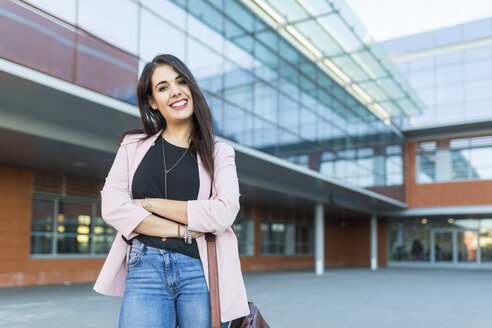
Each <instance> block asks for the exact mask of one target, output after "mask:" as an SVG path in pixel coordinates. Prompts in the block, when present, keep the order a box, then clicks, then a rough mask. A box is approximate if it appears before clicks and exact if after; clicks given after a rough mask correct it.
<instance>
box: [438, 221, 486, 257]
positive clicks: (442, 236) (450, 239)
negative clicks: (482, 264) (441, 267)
mask: <svg viewBox="0 0 492 328" xmlns="http://www.w3.org/2000/svg"><path fill="white" fill-rule="evenodd" d="M478 235H479V232H478V230H465V229H457V228H448V229H431V244H432V245H433V248H432V249H431V261H432V262H435V263H442V262H444V263H476V262H477V258H478V257H477V249H478Z"/></svg>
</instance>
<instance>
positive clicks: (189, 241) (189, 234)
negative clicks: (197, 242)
mask: <svg viewBox="0 0 492 328" xmlns="http://www.w3.org/2000/svg"><path fill="white" fill-rule="evenodd" d="M191 242H192V241H191V230H188V245H191Z"/></svg>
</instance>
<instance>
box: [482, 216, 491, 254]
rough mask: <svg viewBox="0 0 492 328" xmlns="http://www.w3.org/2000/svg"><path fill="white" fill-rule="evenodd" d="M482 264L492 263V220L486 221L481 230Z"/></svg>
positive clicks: (483, 221) (483, 222)
mask: <svg viewBox="0 0 492 328" xmlns="http://www.w3.org/2000/svg"><path fill="white" fill-rule="evenodd" d="M480 248H481V254H482V255H481V258H482V259H481V260H482V262H488V263H492V219H484V220H482V222H481V229H480Z"/></svg>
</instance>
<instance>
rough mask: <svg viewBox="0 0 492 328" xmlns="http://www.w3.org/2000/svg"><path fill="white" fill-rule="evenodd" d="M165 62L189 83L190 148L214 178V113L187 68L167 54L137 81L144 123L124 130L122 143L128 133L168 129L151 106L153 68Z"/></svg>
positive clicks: (143, 72)
mask: <svg viewBox="0 0 492 328" xmlns="http://www.w3.org/2000/svg"><path fill="white" fill-rule="evenodd" d="M164 64H168V65H170V66H172V68H173V69H174V70H175V71H176V73H178V74H179V75H181V76H182V77H183V79H184V80H185V82H186V84H188V86H189V88H190V91H191V96H192V97H193V123H194V124H193V126H194V127H193V130H192V131H191V134H190V137H189V140H188V141H189V144H190V150H193V151H196V153H197V154H198V155H199V156H200V158H201V161H202V162H203V164H204V165H205V168H206V170H207V172H208V174H209V175H210V177H211V178H212V181H213V179H214V137H215V131H214V125H213V120H212V113H211V112H210V108H209V107H208V104H207V101H206V100H205V97H204V96H203V94H202V92H201V91H200V88H199V87H198V83H197V82H196V80H195V77H194V76H193V74H191V72H190V70H189V69H188V67H187V66H186V65H185V63H183V62H182V61H181V60H180V59H179V58H177V57H175V56H173V55H169V54H164V55H159V56H156V57H155V58H154V59H152V61H151V62H150V63H147V64H146V65H145V67H144V68H143V71H142V74H141V75H140V78H139V79H138V84H137V101H138V108H139V109H140V117H141V119H142V123H143V130H142V129H133V130H129V131H125V132H123V134H122V135H121V138H120V143H121V141H122V140H123V138H124V137H125V136H126V135H128V134H137V133H144V134H146V136H145V137H144V139H147V138H149V137H151V136H153V135H154V134H156V133H157V132H159V131H160V130H165V129H166V126H167V123H166V120H165V118H164V116H162V114H161V113H160V112H159V111H158V110H153V109H152V108H151V107H150V104H149V99H152V75H153V73H154V70H155V69H156V68H157V67H159V66H161V65H164Z"/></svg>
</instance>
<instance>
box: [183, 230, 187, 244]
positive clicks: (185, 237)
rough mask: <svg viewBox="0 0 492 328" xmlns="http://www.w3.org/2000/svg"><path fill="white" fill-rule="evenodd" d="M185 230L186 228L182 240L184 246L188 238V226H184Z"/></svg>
mask: <svg viewBox="0 0 492 328" xmlns="http://www.w3.org/2000/svg"><path fill="white" fill-rule="evenodd" d="M185 228H186V231H185V233H184V236H183V239H184V242H185V244H186V243H187V238H188V226H185Z"/></svg>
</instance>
